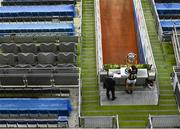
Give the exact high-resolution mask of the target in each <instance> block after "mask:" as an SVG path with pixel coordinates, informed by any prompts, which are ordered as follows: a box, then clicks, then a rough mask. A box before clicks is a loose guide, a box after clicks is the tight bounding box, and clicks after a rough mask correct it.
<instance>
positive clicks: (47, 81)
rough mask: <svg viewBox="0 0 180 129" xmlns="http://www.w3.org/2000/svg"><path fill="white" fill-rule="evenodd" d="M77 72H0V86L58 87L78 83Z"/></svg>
mask: <svg viewBox="0 0 180 129" xmlns="http://www.w3.org/2000/svg"><path fill="white" fill-rule="evenodd" d="M78 79H79V75H78V73H69V74H68V73H66V74H64V73H63V74H58V73H53V74H45V73H44V74H30V73H29V74H26V75H24V74H14V75H13V74H0V86H1V87H59V86H61V87H62V86H64V85H71V86H73V85H78V84H79V81H78Z"/></svg>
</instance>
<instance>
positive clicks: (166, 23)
mask: <svg viewBox="0 0 180 129" xmlns="http://www.w3.org/2000/svg"><path fill="white" fill-rule="evenodd" d="M160 24H161V26H162V29H163V31H165V32H171V30H172V29H173V27H174V26H176V28H177V29H180V20H160Z"/></svg>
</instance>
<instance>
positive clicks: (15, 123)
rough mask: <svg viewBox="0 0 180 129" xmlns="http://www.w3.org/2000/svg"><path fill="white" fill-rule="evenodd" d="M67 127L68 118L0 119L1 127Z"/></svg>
mask: <svg viewBox="0 0 180 129" xmlns="http://www.w3.org/2000/svg"><path fill="white" fill-rule="evenodd" d="M23 127H24V128H44V127H45V128H67V127H68V119H67V120H66V121H59V120H53V119H52V120H47V119H39V120H36V119H30V120H29V119H22V120H18V119H14V120H12V119H11V120H7V119H3V120H0V128H23Z"/></svg>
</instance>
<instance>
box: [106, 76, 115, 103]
mask: <svg viewBox="0 0 180 129" xmlns="http://www.w3.org/2000/svg"><path fill="white" fill-rule="evenodd" d="M104 88H106V96H107V98H108V99H110V94H109V92H111V94H112V99H111V100H115V99H116V97H115V80H114V79H113V78H112V77H107V78H105V80H104Z"/></svg>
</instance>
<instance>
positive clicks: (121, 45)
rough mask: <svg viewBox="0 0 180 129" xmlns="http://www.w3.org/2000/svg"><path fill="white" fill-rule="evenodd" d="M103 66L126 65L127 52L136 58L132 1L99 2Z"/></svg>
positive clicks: (104, 0)
mask: <svg viewBox="0 0 180 129" xmlns="http://www.w3.org/2000/svg"><path fill="white" fill-rule="evenodd" d="M100 13H101V28H102V47H103V63H104V64H126V57H127V55H128V53H129V52H134V53H136V55H137V57H138V48H137V39H136V32H135V24H134V11H133V1H132V0H100Z"/></svg>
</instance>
